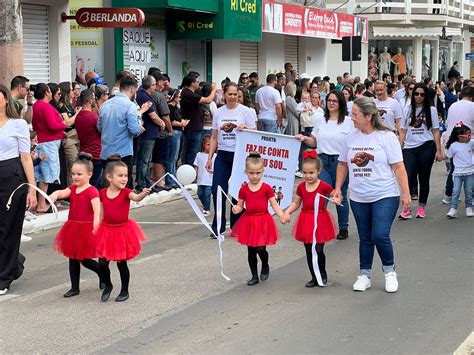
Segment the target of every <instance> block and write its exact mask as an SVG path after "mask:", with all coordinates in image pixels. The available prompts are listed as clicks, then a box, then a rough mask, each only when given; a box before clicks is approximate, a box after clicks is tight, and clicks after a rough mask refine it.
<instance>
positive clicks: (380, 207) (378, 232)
mask: <svg viewBox="0 0 474 355" xmlns="http://www.w3.org/2000/svg"><path fill="white" fill-rule="evenodd" d="M399 203H400V198H399V197H398V196H397V197H386V198H383V199H381V200H378V201H375V202H371V203H361V202H355V201H352V200H351V210H352V214H353V215H354V218H355V221H356V224H357V231H358V233H359V259H360V275H366V276H368V277H369V278H370V277H371V276H372V262H373V260H374V247H376V248H377V252H378V253H379V256H380V259H381V260H382V270H383V272H385V273H387V272H391V271H394V270H395V261H394V256H393V246H392V240H391V239H390V229H391V228H392V223H393V220H394V219H395V216H396V215H397V210H398V204H399Z"/></svg>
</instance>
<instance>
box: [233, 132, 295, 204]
mask: <svg viewBox="0 0 474 355" xmlns="http://www.w3.org/2000/svg"><path fill="white" fill-rule="evenodd" d="M300 144H301V143H300V142H299V141H298V140H296V139H295V137H293V136H286V135H282V134H275V133H268V132H262V131H253V130H246V129H245V130H243V131H240V132H239V131H237V143H236V148H235V155H234V164H233V166H232V175H231V178H230V182H229V193H230V194H231V195H232V196H233V197H234V198H236V199H238V197H239V190H240V187H241V186H242V185H243V184H245V183H247V181H248V178H247V175H245V159H246V158H247V156H248V155H249V152H251V151H256V152H258V153H260V155H261V156H262V158H263V162H264V165H265V171H264V174H263V181H264V182H266V183H267V184H268V185H270V186H271V187H272V188H273V191H274V192H275V199H276V201H277V203H278V204H279V205H280V207H281V208H286V207H288V206H289V205H290V204H291V202H292V199H293V184H294V181H295V172H296V166H297V164H298V155H299V152H300ZM269 210H270V211H271V212H273V211H272V210H271V207H270V206H269Z"/></svg>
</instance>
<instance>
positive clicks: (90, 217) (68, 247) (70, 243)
mask: <svg viewBox="0 0 474 355" xmlns="http://www.w3.org/2000/svg"><path fill="white" fill-rule="evenodd" d="M91 160H92V158H91V156H90V155H88V154H84V153H80V154H79V155H78V157H77V159H76V161H75V162H74V164H73V165H72V168H71V173H72V181H73V184H74V185H72V186H69V187H68V188H66V189H64V190H57V191H55V192H53V193H52V194H51V196H50V198H51V200H52V201H53V202H55V201H56V200H58V199H66V198H69V200H70V202H71V206H70V208H69V215H68V220H67V222H66V223H65V224H64V225H63V227H62V228H61V229H60V230H59V232H58V234H57V236H56V238H55V239H54V249H55V250H56V251H57V252H58V253H61V254H63V255H64V256H65V257H67V258H69V276H70V277H71V289H70V290H69V291H68V292H66V293H65V294H64V297H72V296H76V295H78V294H79V278H80V272H81V264H82V265H84V266H85V267H86V268H88V269H90V270H92V271H94V272H95V273H96V274H97V275H99V264H98V263H97V261H95V260H92V259H93V258H95V257H96V253H95V236H94V232H95V231H96V230H97V228H98V226H99V221H100V200H99V191H97V189H96V188H95V187H94V186H91V185H90V184H89V179H90V178H91V176H92V162H91ZM99 282H100V277H99ZM101 286H102V285H101Z"/></svg>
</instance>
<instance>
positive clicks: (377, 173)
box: [334, 97, 411, 292]
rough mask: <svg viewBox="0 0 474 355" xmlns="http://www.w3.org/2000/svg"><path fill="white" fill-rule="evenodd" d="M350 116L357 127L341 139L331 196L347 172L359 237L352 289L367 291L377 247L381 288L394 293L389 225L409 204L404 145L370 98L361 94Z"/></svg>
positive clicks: (337, 192) (337, 193)
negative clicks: (357, 272) (356, 265)
mask: <svg viewBox="0 0 474 355" xmlns="http://www.w3.org/2000/svg"><path fill="white" fill-rule="evenodd" d="M352 121H353V122H354V127H355V128H356V129H355V130H353V131H352V132H351V133H349V134H348V135H347V136H346V138H345V140H344V142H343V144H342V148H341V153H340V155H339V164H338V166H337V180H336V188H335V192H334V198H337V199H341V198H342V191H341V189H342V185H343V184H344V181H345V179H346V177H347V175H348V174H349V196H350V204H351V210H352V213H353V215H354V219H355V221H356V224H357V230H358V233H359V240H360V241H359V259H360V272H359V276H358V277H357V281H356V282H355V283H354V285H353V287H352V288H353V290H354V291H365V290H366V289H368V288H369V287H370V286H371V282H370V278H371V276H372V262H373V258H374V249H375V248H377V252H378V254H379V256H380V259H381V261H382V270H383V272H384V273H385V290H386V291H387V292H396V291H397V290H398V280H397V274H396V273H395V259H394V252H393V245H392V241H391V239H390V230H391V227H392V223H393V220H394V219H395V216H396V215H397V210H398V205H399V203H400V202H401V204H402V206H403V208H404V209H405V210H406V209H409V208H411V199H410V192H409V188H408V178H407V173H406V171H405V166H404V165H403V156H402V150H401V148H400V143H399V141H398V139H397V136H396V135H395V134H394V133H393V132H392V131H391V130H390V129H389V128H387V127H386V126H385V125H384V124H383V123H382V122H381V120H380V117H379V114H378V110H377V107H376V106H375V103H374V100H373V99H371V98H368V97H362V98H360V99H357V100H356V101H354V106H353V107H352ZM397 183H398V184H397ZM399 187H400V189H401V196H400V190H399Z"/></svg>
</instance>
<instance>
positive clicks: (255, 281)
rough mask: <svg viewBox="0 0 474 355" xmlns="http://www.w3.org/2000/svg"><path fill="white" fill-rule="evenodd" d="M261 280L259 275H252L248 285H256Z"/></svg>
mask: <svg viewBox="0 0 474 355" xmlns="http://www.w3.org/2000/svg"><path fill="white" fill-rule="evenodd" d="M259 282H260V281H258V277H257V276H255V277H252V278H251V279H250V280H249V282H247V286H254V285H256V284H258V283H259Z"/></svg>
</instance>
